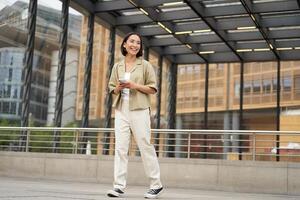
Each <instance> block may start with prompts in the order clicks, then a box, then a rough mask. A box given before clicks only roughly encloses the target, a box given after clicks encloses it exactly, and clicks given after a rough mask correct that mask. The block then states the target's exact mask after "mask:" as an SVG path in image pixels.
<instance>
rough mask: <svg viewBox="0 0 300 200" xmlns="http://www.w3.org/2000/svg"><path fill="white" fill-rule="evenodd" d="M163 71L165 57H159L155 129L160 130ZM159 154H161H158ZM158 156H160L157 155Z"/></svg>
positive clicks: (157, 147)
mask: <svg viewBox="0 0 300 200" xmlns="http://www.w3.org/2000/svg"><path fill="white" fill-rule="evenodd" d="M162 69H163V57H162V56H159V57H158V71H157V77H158V80H157V95H156V124H155V128H156V129H159V128H160V110H161V82H162V74H163V72H162ZM154 138H155V141H154V143H155V150H156V151H158V150H159V146H158V145H159V138H160V134H159V133H156V134H155V136H154ZM157 154H159V153H157ZM157 156H158V155H157Z"/></svg>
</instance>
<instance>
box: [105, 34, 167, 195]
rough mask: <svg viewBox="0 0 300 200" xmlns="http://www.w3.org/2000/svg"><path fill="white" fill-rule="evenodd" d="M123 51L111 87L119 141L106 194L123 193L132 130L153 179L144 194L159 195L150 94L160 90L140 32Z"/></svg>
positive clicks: (131, 36)
mask: <svg viewBox="0 0 300 200" xmlns="http://www.w3.org/2000/svg"><path fill="white" fill-rule="evenodd" d="M121 52H122V54H123V55H124V56H125V59H124V60H122V61H121V62H119V63H116V64H115V65H114V67H113V70H112V74H111V77H110V80H109V90H110V92H112V93H113V94H114V95H116V98H115V100H114V103H113V107H115V140H116V142H115V162H114V183H113V189H112V190H110V191H108V193H107V195H108V196H109V197H120V196H122V195H123V194H124V189H125V187H126V178H127V164H128V148H129V142H130V134H131V131H132V133H133V136H134V138H135V141H136V143H137V145H138V147H139V150H140V152H141V157H142V160H143V165H144V169H145V172H146V175H147V177H148V178H149V180H150V189H149V190H148V192H146V193H145V194H144V197H145V198H156V197H158V195H159V194H161V191H162V189H163V187H162V184H161V181H160V169H159V164H158V160H157V156H156V152H155V149H154V147H153V145H152V144H151V143H150V138H151V130H150V128H151V127H150V95H151V94H155V93H156V92H157V88H156V78H155V72H154V70H153V67H152V65H151V64H150V63H149V62H147V61H145V60H143V59H142V55H143V45H142V38H141V36H140V35H139V34H137V33H129V34H127V35H126V36H125V38H124V39H123V42H122V44H121ZM130 130H131V131H130Z"/></svg>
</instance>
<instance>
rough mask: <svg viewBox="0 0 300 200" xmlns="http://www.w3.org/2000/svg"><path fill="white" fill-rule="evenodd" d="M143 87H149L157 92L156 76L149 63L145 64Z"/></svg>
mask: <svg viewBox="0 0 300 200" xmlns="http://www.w3.org/2000/svg"><path fill="white" fill-rule="evenodd" d="M145 65H146V66H145V67H146V69H145V86H148V87H151V88H153V89H154V90H155V92H157V85H156V84H157V83H156V74H155V71H154V68H153V66H152V65H151V64H150V63H149V62H145Z"/></svg>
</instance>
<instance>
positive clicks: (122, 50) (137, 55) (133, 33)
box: [121, 32, 143, 58]
mask: <svg viewBox="0 0 300 200" xmlns="http://www.w3.org/2000/svg"><path fill="white" fill-rule="evenodd" d="M132 35H137V36H138V37H139V38H140V41H141V48H140V50H139V52H138V53H137V54H136V57H137V58H138V57H141V56H142V55H143V41H142V37H141V35H140V34H138V33H135V32H130V33H128V34H127V35H126V36H125V37H124V39H123V42H122V44H121V52H122V55H123V56H126V54H127V51H126V49H125V47H124V43H125V42H127V40H128V38H129V37H130V36H132Z"/></svg>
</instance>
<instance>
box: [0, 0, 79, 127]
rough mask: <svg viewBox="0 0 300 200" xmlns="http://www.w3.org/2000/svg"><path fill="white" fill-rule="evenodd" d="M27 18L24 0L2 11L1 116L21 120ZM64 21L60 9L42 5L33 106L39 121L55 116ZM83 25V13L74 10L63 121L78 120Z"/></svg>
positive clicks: (38, 28)
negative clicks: (61, 25) (77, 106)
mask: <svg viewBox="0 0 300 200" xmlns="http://www.w3.org/2000/svg"><path fill="white" fill-rule="evenodd" d="M27 18H28V3H26V2H23V1H17V2H15V3H14V4H12V5H8V6H6V7H4V8H3V9H2V10H1V11H0V59H1V60H0V74H1V75H0V76H1V79H0V117H1V118H2V119H8V120H17V121H18V120H19V119H20V113H21V101H22V98H21V94H22V91H21V89H22V70H23V57H24V52H25V45H26V40H27V28H26V25H27ZM60 21H61V12H60V10H56V9H52V8H49V7H45V6H42V5H38V12H37V19H36V33H35V53H34V59H33V74H32V83H31V102H30V108H29V112H30V113H31V116H32V120H33V121H34V122H35V123H36V124H46V122H48V124H51V123H52V120H53V117H52V115H53V107H52V104H53V99H54V101H55V93H56V92H55V87H56V70H57V63H58V62H57V60H58V59H57V54H58V51H59V43H58V39H59V33H60ZM80 26H81V17H80V16H76V15H72V14H70V15H69V32H70V34H69V36H68V41H69V45H68V46H69V50H68V55H67V62H66V77H65V80H66V82H65V99H66V100H65V102H64V108H63V109H64V114H63V115H64V117H63V124H66V123H68V122H71V121H74V112H75V95H74V94H75V93H76V87H74V83H73V82H74V81H75V82H76V79H77V65H78V51H79V40H80V32H78V31H77V30H78V29H80ZM2 77H3V78H2ZM71 80H72V81H71ZM75 85H76V84H75ZM70 96H71V97H70ZM47 118H48V120H47Z"/></svg>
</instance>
